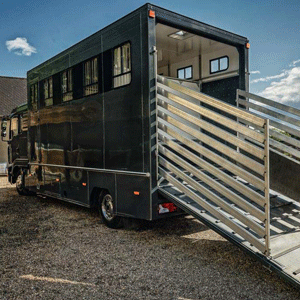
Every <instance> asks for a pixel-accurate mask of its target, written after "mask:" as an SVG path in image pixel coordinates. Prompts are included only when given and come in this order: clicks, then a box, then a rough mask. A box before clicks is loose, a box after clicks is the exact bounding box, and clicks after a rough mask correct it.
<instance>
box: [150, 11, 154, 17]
mask: <svg viewBox="0 0 300 300" xmlns="http://www.w3.org/2000/svg"><path fill="white" fill-rule="evenodd" d="M149 17H150V18H155V11H154V10H149Z"/></svg>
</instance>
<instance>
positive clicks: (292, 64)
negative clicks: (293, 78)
mask: <svg viewBox="0 0 300 300" xmlns="http://www.w3.org/2000/svg"><path fill="white" fill-rule="evenodd" d="M299 63H300V59H297V60H294V61H293V62H292V63H291V64H290V67H295V66H296V65H297V64H299Z"/></svg>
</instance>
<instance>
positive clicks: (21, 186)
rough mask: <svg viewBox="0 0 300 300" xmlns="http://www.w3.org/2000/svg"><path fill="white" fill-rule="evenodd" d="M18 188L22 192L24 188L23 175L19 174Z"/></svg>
mask: <svg viewBox="0 0 300 300" xmlns="http://www.w3.org/2000/svg"><path fill="white" fill-rule="evenodd" d="M16 187H17V189H18V190H21V189H22V188H23V182H22V174H19V175H18V177H17V179H16Z"/></svg>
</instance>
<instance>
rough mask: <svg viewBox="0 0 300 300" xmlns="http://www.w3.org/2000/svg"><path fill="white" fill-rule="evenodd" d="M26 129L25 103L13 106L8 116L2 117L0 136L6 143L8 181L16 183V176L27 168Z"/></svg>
mask: <svg viewBox="0 0 300 300" xmlns="http://www.w3.org/2000/svg"><path fill="white" fill-rule="evenodd" d="M27 131H28V117H27V104H22V105H20V106H18V107H16V108H14V109H13V110H12V112H11V114H10V115H9V116H5V117H3V118H2V122H1V138H2V141H5V142H7V143H8V147H7V149H8V179H9V182H10V183H16V181H17V178H18V176H19V175H20V174H22V173H23V171H24V169H26V168H28V157H27Z"/></svg>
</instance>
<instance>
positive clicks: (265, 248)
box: [157, 75, 270, 255]
mask: <svg viewBox="0 0 300 300" xmlns="http://www.w3.org/2000/svg"><path fill="white" fill-rule="evenodd" d="M237 119H239V121H244V122H245V124H243V123H239V122H238V121H237ZM249 124H251V125H253V126H248V125H249ZM157 126H158V128H157V135H158V143H157V152H158V174H159V176H161V177H160V178H161V179H160V181H159V182H162V181H163V179H165V180H167V182H169V183H170V184H171V185H173V186H175V187H176V188H177V189H178V190H180V191H181V192H183V193H184V194H185V195H186V196H188V197H189V198H190V199H192V200H193V201H195V202H196V203H197V204H199V205H200V206H201V207H202V208H203V209H204V210H205V211H207V212H209V213H210V214H212V215H213V216H214V217H216V218H217V219H218V220H219V221H220V222H223V223H224V224H225V225H227V226H228V227H229V228H231V230H232V231H233V234H235V235H238V236H239V237H241V238H242V239H243V240H246V241H247V242H249V243H250V244H251V245H253V246H254V247H256V248H257V249H258V250H259V251H260V252H262V253H264V254H265V255H269V254H270V202H269V120H268V119H264V118H262V117H261V116H256V115H254V114H252V113H250V112H248V111H245V110H243V109H240V108H237V107H234V106H232V105H229V104H226V103H224V102H222V101H220V100H217V99H214V98H212V97H210V96H207V95H205V94H202V93H200V92H196V91H194V90H191V89H189V88H186V87H184V86H182V85H179V84H177V83H175V82H173V81H172V80H170V79H167V78H165V77H163V76H159V75H157ZM257 129H258V130H257ZM240 135H241V136H242V137H241V136H240ZM245 136H246V137H249V139H250V140H251V141H248V140H247V139H244V138H243V137H245ZM252 141H255V143H253V142H252Z"/></svg>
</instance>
